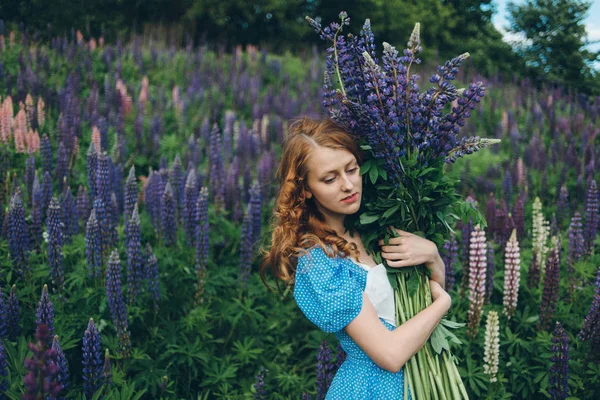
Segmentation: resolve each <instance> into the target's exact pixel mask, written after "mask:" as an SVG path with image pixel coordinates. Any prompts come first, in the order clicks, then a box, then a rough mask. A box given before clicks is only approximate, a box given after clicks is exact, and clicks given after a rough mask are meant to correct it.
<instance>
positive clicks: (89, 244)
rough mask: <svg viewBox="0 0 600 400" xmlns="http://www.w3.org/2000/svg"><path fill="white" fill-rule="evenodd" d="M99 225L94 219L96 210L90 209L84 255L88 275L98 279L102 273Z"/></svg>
mask: <svg viewBox="0 0 600 400" xmlns="http://www.w3.org/2000/svg"><path fill="white" fill-rule="evenodd" d="M100 235H101V233H100V226H99V225H98V221H97V219H96V210H92V212H91V213H90V218H89V219H88V222H87V224H86V229H85V256H86V259H87V270H88V277H90V278H91V277H92V276H95V277H96V279H99V278H100V277H101V275H102V241H101V238H100Z"/></svg>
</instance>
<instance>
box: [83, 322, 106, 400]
mask: <svg viewBox="0 0 600 400" xmlns="http://www.w3.org/2000/svg"><path fill="white" fill-rule="evenodd" d="M101 346H102V343H101V341H100V332H98V328H96V325H95V324H94V319H93V318H90V322H89V323H88V326H87V329H86V330H85V334H84V335H83V346H82V350H83V360H82V364H83V391H84V393H85V397H86V399H88V400H90V399H91V398H92V397H93V396H94V393H96V390H98V389H99V388H100V386H102V351H101V349H100V347H101Z"/></svg>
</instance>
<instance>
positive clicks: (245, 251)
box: [238, 210, 253, 288]
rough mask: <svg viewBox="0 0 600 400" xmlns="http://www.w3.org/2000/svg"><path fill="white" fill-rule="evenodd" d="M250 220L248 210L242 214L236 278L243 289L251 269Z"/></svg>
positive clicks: (251, 236)
mask: <svg viewBox="0 0 600 400" xmlns="http://www.w3.org/2000/svg"><path fill="white" fill-rule="evenodd" d="M252 238H253V235H252V219H251V217H250V213H249V210H246V213H245V214H244V221H243V222H242V234H241V240H240V267H239V273H238V278H239V281H240V283H241V285H242V287H243V288H246V287H247V285H248V278H249V277H250V269H251V268H252Z"/></svg>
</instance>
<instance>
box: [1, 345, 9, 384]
mask: <svg viewBox="0 0 600 400" xmlns="http://www.w3.org/2000/svg"><path fill="white" fill-rule="evenodd" d="M2 339H3V337H2V338H0V393H6V391H7V390H8V383H9V382H8V379H7V376H8V361H7V358H6V349H5V348H4V344H3V343H2Z"/></svg>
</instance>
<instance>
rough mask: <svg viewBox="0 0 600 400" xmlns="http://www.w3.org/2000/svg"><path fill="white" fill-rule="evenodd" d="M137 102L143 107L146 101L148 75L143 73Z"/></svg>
mask: <svg viewBox="0 0 600 400" xmlns="http://www.w3.org/2000/svg"><path fill="white" fill-rule="evenodd" d="M138 102H139V103H140V104H142V105H143V106H144V107H145V106H146V103H147V102H148V77H147V76H146V75H144V77H143V78H142V87H141V88H140V95H139V96H138Z"/></svg>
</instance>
